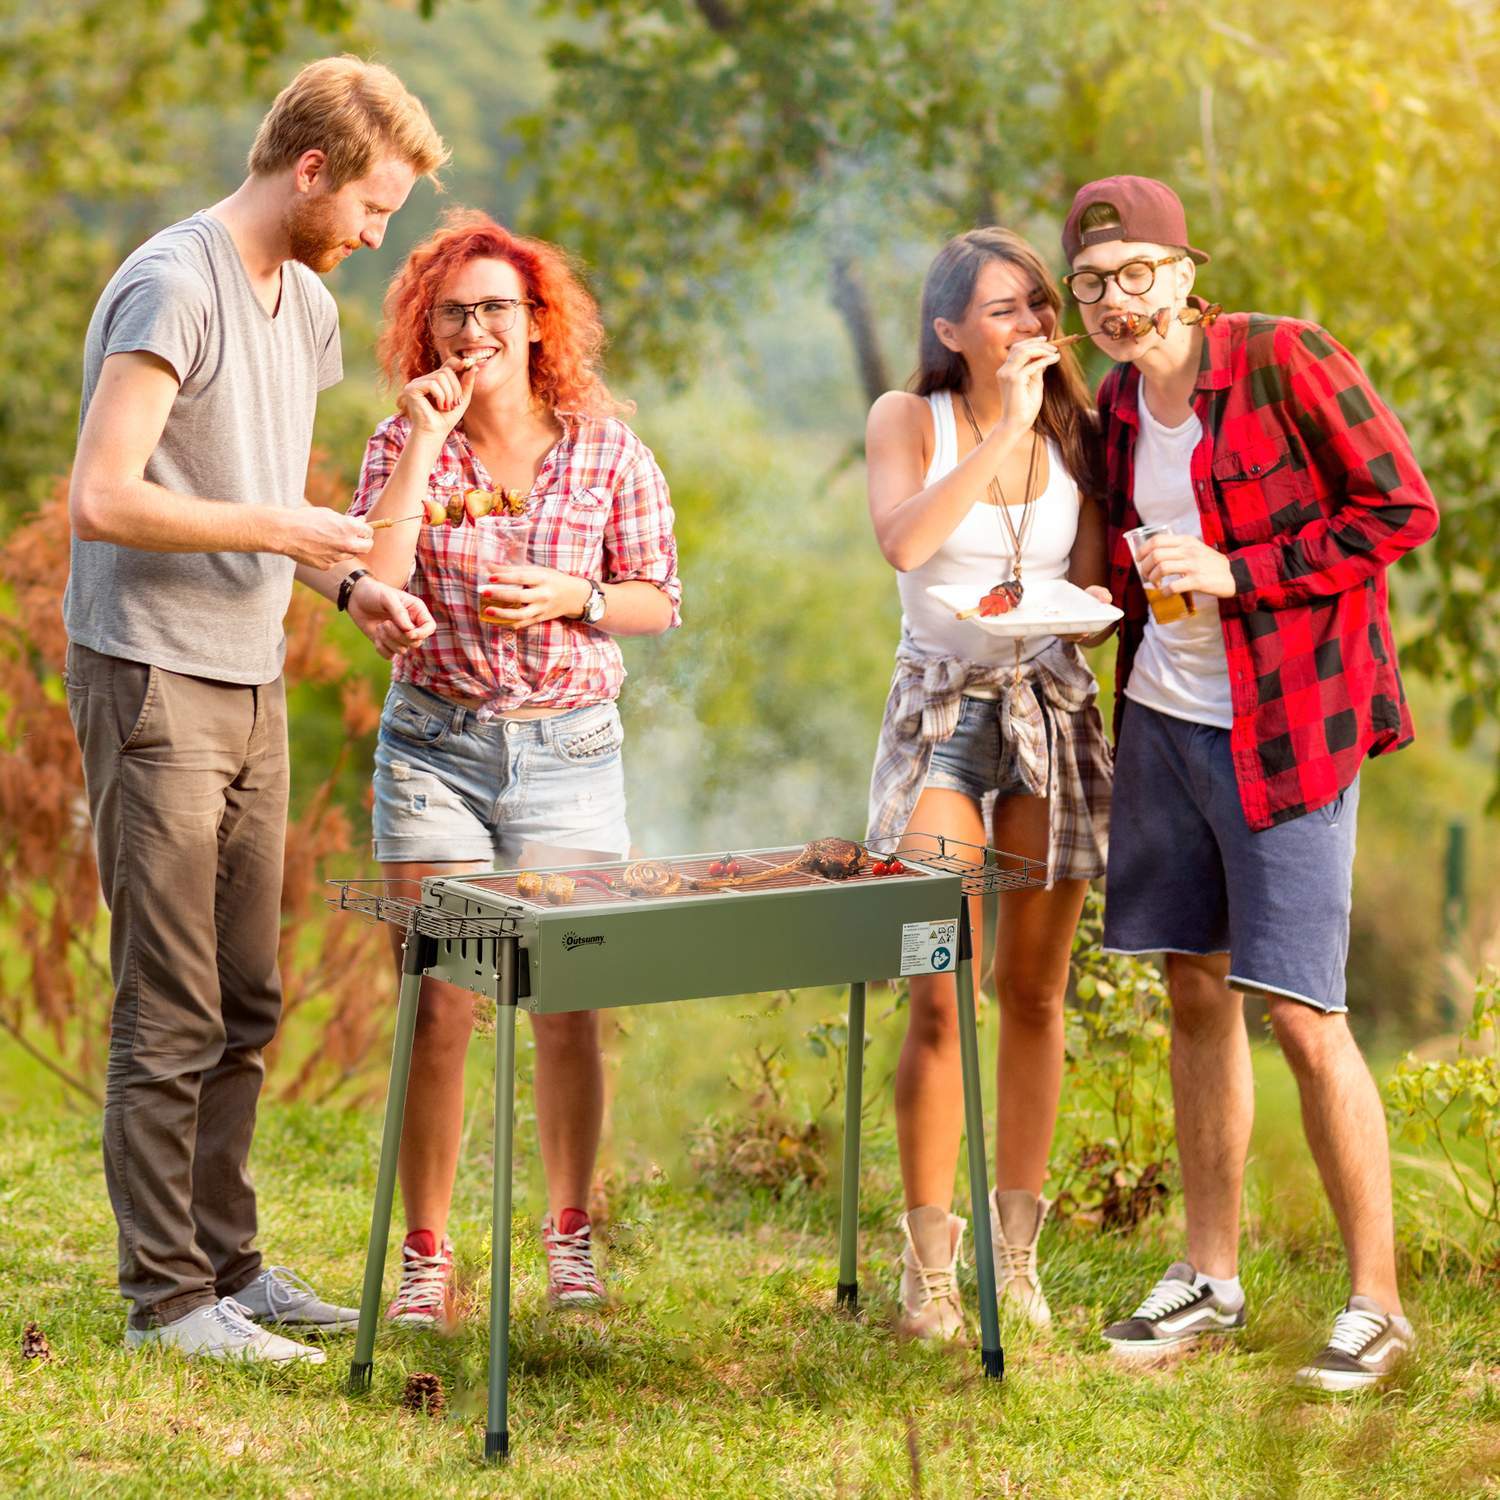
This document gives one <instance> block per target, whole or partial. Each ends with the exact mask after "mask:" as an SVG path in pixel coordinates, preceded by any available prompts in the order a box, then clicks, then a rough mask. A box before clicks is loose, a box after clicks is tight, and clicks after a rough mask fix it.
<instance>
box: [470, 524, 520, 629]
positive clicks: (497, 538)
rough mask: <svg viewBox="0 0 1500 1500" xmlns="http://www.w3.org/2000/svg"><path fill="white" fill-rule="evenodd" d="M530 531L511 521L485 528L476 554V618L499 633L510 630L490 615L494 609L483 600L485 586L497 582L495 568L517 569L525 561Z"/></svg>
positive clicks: (502, 622)
mask: <svg viewBox="0 0 1500 1500" xmlns="http://www.w3.org/2000/svg"><path fill="white" fill-rule="evenodd" d="M530 541H531V527H530V526H529V525H527V523H526V522H525V521H524V520H521V519H519V518H517V519H515V520H512V521H497V522H496V523H495V524H494V525H491V526H487V527H486V528H485V537H484V544H483V546H482V548H481V550H480V554H479V559H478V562H479V568H478V571H479V588H480V595H479V618H480V619H481V620H483V621H484V623H485V624H486V625H497V626H499V628H500V629H502V630H510V629H512V628H513V627H512V626H510V625H509V624H507V623H506V622H504V621H502V620H497V619H496V618H495V617H494V615H493V614H491V613H490V611H491V610H492V609H493V608H494V607H495V606H494V604H493V603H492V602H488V601H486V599H485V596H484V592H483V590H484V586H485V585H486V584H489V583H495V582H497V581H498V580H497V579H496V578H495V576H494V573H495V569H496V568H511V567H519V566H521V565H522V564H524V563H525V562H526V560H527V556H528V553H529V551H530V545H529V544H530Z"/></svg>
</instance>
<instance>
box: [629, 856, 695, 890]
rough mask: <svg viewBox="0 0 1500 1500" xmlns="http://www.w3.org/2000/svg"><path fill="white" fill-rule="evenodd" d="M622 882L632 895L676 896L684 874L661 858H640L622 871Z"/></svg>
mask: <svg viewBox="0 0 1500 1500" xmlns="http://www.w3.org/2000/svg"><path fill="white" fill-rule="evenodd" d="M620 884H621V885H622V886H624V888H625V889H626V890H627V891H628V892H629V893H630V894H631V895H632V896H675V895H676V894H677V892H678V891H680V890H681V889H682V876H681V874H680V873H679V872H678V871H676V870H674V869H673V868H672V867H671V865H668V864H663V863H662V861H661V860H659V859H640V860H637V861H636V862H635V863H634V864H633V865H626V866H625V868H624V869H623V870H622V871H621V872H620Z"/></svg>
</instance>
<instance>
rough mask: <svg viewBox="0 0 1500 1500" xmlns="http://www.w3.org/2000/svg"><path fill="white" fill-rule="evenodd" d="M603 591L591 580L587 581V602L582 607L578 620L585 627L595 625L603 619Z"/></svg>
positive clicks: (604, 601)
mask: <svg viewBox="0 0 1500 1500" xmlns="http://www.w3.org/2000/svg"><path fill="white" fill-rule="evenodd" d="M605 603H606V600H605V598H604V590H603V589H601V588H600V587H599V585H598V584H597V583H595V582H594V580H593V579H592V578H591V579H589V602H588V603H587V604H585V605H584V606H583V613H582V614H581V615H579V616H578V618H579V619H580V620H581V621H582V622H583V623H584V624H585V625H597V624H598V623H599V621H600V620H602V619H603V618H604V606H605Z"/></svg>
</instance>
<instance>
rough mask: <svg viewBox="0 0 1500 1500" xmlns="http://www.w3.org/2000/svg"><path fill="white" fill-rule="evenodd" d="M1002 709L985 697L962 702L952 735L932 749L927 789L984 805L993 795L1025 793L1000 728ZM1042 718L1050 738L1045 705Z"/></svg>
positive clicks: (1005, 738) (1013, 759) (1007, 742)
mask: <svg viewBox="0 0 1500 1500" xmlns="http://www.w3.org/2000/svg"><path fill="white" fill-rule="evenodd" d="M1033 691H1034V689H1033ZM1000 710H1001V705H1000V704H999V703H991V702H989V701H988V700H987V699H985V698H960V699H959V709H958V723H957V725H955V726H954V730H953V734H952V736H951V737H950V738H948V739H946V740H943V741H941V742H940V743H939V744H936V745H934V746H933V747H932V763H931V765H929V767H928V768H927V781H926V786H927V787H929V788H931V787H937V788H939V789H941V790H943V791H947V792H962V793H963V794H964V795H965V796H966V797H972V798H974V800H975V801H976V802H982V801H983V800H984V798H985V797H986V796H988V795H989V793H991V792H998V793H999V794H1000V795H1001V796H1002V797H1008V796H1012V795H1016V794H1019V795H1022V796H1024V795H1025V794H1026V784H1025V782H1023V781H1022V779H1021V773H1020V769H1019V768H1018V767H1017V765H1016V756H1015V747H1014V746H1013V745H1012V744H1011V742H1010V739H1009V738H1008V737H1007V736H1006V735H1005V733H1004V732H1003V731H1002V728H1001V723H1000ZM1042 718H1043V719H1044V720H1045V721H1046V724H1047V732H1048V735H1049V737H1050V735H1051V732H1052V721H1051V720H1050V719H1049V718H1048V717H1047V705H1046V703H1045V702H1043V703H1042Z"/></svg>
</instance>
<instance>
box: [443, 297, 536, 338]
mask: <svg viewBox="0 0 1500 1500" xmlns="http://www.w3.org/2000/svg"><path fill="white" fill-rule="evenodd" d="M535 306H536V303H535V302H530V301H528V300H527V299H526V298H524V297H486V298H485V299H484V301H482V302H439V303H438V305H437V306H436V307H434V308H433V309H432V311H431V312H430V313H428V314H427V321H428V323H429V325H430V326H431V328H432V331H433V332H434V333H435V334H436V335H437V336H438V337H439V338H440V339H451V338H453V337H454V335H455V334H460V333H462V332H463V331H464V329H465V328H466V327H467V326H468V322H469V315H470V314H471V313H472V314H473V316H474V321H475V322H476V323H477V324H478V325H479V326H480V327H481V328H482V329H484V331H485V332H486V333H509V332H510V330H511V328H512V327H513V326H514V325H515V321H516V309H517V308H518V307H535Z"/></svg>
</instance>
